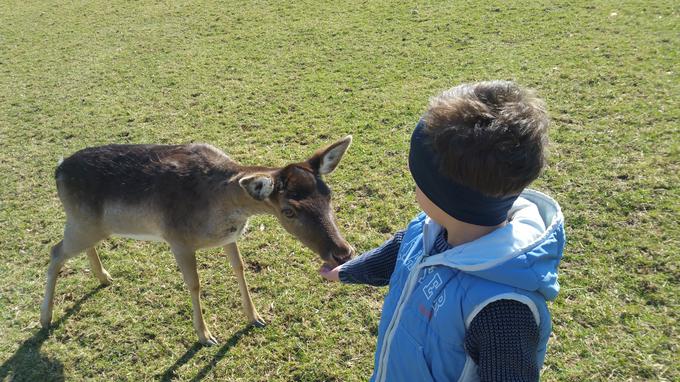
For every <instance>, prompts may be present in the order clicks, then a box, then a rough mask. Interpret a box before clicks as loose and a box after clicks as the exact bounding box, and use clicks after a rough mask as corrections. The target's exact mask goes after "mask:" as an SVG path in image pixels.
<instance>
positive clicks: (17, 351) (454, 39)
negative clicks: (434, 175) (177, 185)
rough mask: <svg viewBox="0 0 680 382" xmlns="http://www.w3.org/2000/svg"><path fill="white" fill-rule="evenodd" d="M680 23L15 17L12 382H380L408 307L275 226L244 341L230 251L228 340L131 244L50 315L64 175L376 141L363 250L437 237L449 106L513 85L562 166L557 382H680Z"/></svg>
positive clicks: (51, 5)
mask: <svg viewBox="0 0 680 382" xmlns="http://www.w3.org/2000/svg"><path fill="white" fill-rule="evenodd" d="M678 11H679V8H678V5H677V3H676V2H673V1H647V2H625V3H623V4H620V3H619V2H609V1H596V2H585V1H558V2H543V1H541V2H515V1H512V2H503V3H502V4H500V5H496V6H494V5H490V4H488V2H483V1H474V2H463V1H449V2H426V1H416V2H397V1H393V2H388V1H370V2H358V1H332V2H330V1H328V2H327V1H322V2H319V1H295V2H276V1H254V2H250V3H247V4H244V3H241V2H233V1H219V2H218V1H208V0H206V1H194V0H187V1H175V2H159V1H136V2H127V1H115V0H114V1H101V0H93V1H88V2H84V1H75V2H65V1H32V2H24V1H18V0H6V1H3V2H2V3H1V4H0V143H1V144H2V150H1V151H0V174H1V176H0V259H2V262H1V263H0V333H1V334H0V380H15V381H24V380H25V381H37V380H135V381H138V380H158V379H160V380H171V379H175V378H177V379H180V380H191V381H198V380H229V381H359V380H365V379H366V378H367V376H368V375H369V374H370V372H371V369H372V364H373V352H374V349H375V341H376V327H377V323H378V319H379V315H380V308H381V304H382V298H383V296H384V294H385V293H386V289H385V288H371V287H362V286H346V285H339V284H330V283H328V282H324V281H322V280H321V278H320V277H319V276H318V275H317V274H316V269H317V268H318V266H319V265H320V263H321V262H320V260H319V258H318V257H317V256H316V255H314V254H313V253H311V252H310V251H309V250H307V249H305V248H304V247H303V246H302V245H301V244H299V243H298V242H297V241H296V240H295V239H293V238H292V237H291V236H290V235H288V234H287V233H285V232H284V231H283V229H281V228H280V227H279V226H278V223H277V222H276V221H275V220H274V219H273V218H271V217H257V218H255V219H253V220H252V221H251V225H250V229H249V231H248V232H247V233H246V234H245V236H244V237H243V239H242V240H241V250H242V254H243V256H244V258H245V261H246V263H247V270H246V277H247V278H248V280H249V282H250V285H251V290H252V293H253V299H254V301H255V304H256V305H257V307H258V308H259V310H260V312H261V314H262V315H263V316H264V319H265V320H267V321H268V323H269V325H268V326H267V327H266V328H262V329H259V328H258V329H250V328H248V327H247V326H246V322H245V317H244V315H243V313H242V312H241V307H240V298H239V292H238V287H237V285H236V279H235V277H234V275H233V273H232V271H231V269H230V267H229V265H228V259H227V258H226V256H225V255H223V254H222V253H221V252H220V251H219V250H206V251H202V252H201V253H200V254H199V256H198V259H199V264H200V267H199V273H200V276H201V280H202V284H203V291H204V292H203V302H204V310H205V316H206V322H207V323H208V325H209V326H210V328H211V330H212V332H213V334H214V335H216V336H217V337H218V338H219V339H220V340H221V341H222V343H221V345H219V346H216V347H210V348H204V347H201V346H200V345H198V344H197V342H196V337H195V334H194V332H193V328H192V325H191V304H190V300H189V295H188V293H187V292H186V290H185V289H184V286H183V283H182V280H181V277H180V274H179V272H178V271H177V269H176V266H175V265H174V262H173V259H172V256H171V254H170V252H169V251H168V248H167V246H165V245H163V244H158V243H144V242H137V241H132V240H123V239H115V240H109V241H107V242H104V243H102V244H101V245H100V246H99V247H98V249H99V251H100V255H101V257H102V261H103V262H104V265H105V267H107V268H108V270H109V272H110V273H111V275H112V276H113V278H114V284H113V285H112V286H110V287H107V288H100V287H98V282H97V281H96V279H95V278H94V277H93V275H92V274H91V272H90V270H89V265H88V263H87V260H86V258H85V256H81V257H78V258H75V259H73V260H72V261H70V262H69V263H68V264H67V265H66V266H65V268H64V270H63V271H62V273H61V277H60V279H59V282H58V285H57V294H56V301H55V315H54V327H53V329H52V330H51V331H49V332H46V331H41V330H40V326H39V323H38V318H39V304H40V301H41V298H42V293H43V289H44V282H45V271H46V269H47V263H48V260H49V255H48V252H49V248H50V246H51V245H53V244H55V243H56V242H58V241H59V239H60V235H61V232H62V229H63V219H64V213H63V211H62V210H61V208H60V205H59V201H58V199H57V196H56V190H55V185H54V180H53V171H54V168H55V165H56V163H57V161H58V160H59V158H60V157H63V156H67V155H69V154H70V153H73V152H74V151H76V150H78V149H80V148H83V147H86V146H91V145H98V144H104V143H127V142H130V143H142V142H145V143H186V142H207V143H210V144H213V145H215V146H217V147H220V148H221V149H223V150H224V151H226V152H227V153H229V155H231V156H232V157H233V158H234V159H236V160H238V161H240V162H243V163H245V164H267V165H284V164H286V163H288V162H290V161H297V160H302V159H305V158H306V157H307V156H308V155H310V154H311V153H312V152H313V151H314V150H315V149H317V148H318V147H320V146H322V145H324V144H327V143H330V142H332V141H334V140H336V139H339V138H341V137H343V136H345V135H346V134H353V136H354V143H353V145H352V147H351V148H350V149H349V152H348V153H347V155H346V157H345V158H344V159H343V162H342V163H341V164H340V167H339V168H338V169H337V170H336V171H335V172H334V173H333V174H331V175H330V176H328V178H327V182H328V184H329V185H330V186H331V188H332V189H333V191H334V203H335V206H336V208H337V215H338V221H339V225H340V226H341V230H342V231H343V233H344V234H345V236H346V237H347V239H348V240H349V241H350V242H351V243H353V245H354V246H356V248H358V249H359V250H367V249H370V248H371V247H373V246H375V245H378V244H380V243H381V242H382V241H383V240H385V239H386V238H388V237H389V235H390V233H392V232H394V231H395V230H398V229H400V228H402V227H404V225H405V224H406V222H408V221H409V219H410V218H411V217H412V216H414V214H415V213H416V212H417V210H416V205H415V203H414V200H413V197H414V186H413V183H412V181H411V180H410V178H409V175H408V171H407V169H406V151H407V147H408V139H409V134H410V131H411V130H412V128H413V126H414V125H415V123H416V122H417V121H418V118H419V116H420V115H421V114H422V112H423V111H424V110H425V107H426V105H427V102H428V98H429V97H430V96H432V95H434V94H436V93H437V92H440V91H442V90H444V89H446V88H448V87H450V86H453V85H455V84H458V83H461V82H469V81H477V80H484V79H508V80H515V81H517V82H519V83H520V84H522V85H525V86H529V87H533V88H535V89H536V90H537V92H538V94H539V95H540V96H541V97H543V98H545V99H546V101H547V104H548V106H549V109H550V114H551V116H552V121H553V122H552V127H551V141H552V145H551V150H550V151H551V159H550V165H549V167H548V169H547V171H546V172H545V173H544V174H543V176H542V177H541V178H540V179H539V180H538V181H537V182H536V184H535V185H534V188H536V189H538V190H541V191H543V192H546V193H548V194H550V195H551V196H553V197H554V198H555V199H556V200H557V201H558V202H559V203H560V204H561V205H562V208H563V210H564V215H565V218H566V225H567V235H568V240H569V241H568V245H567V247H566V251H565V257H564V260H563V262H562V264H561V267H560V283H561V286H562V290H561V294H560V296H559V297H558V298H557V300H556V301H555V302H554V303H552V304H551V310H552V313H553V325H554V332H553V336H552V338H551V341H550V344H549V350H548V355H547V359H546V364H545V367H544V370H543V380H546V381H583V380H594V381H639V380H661V381H678V380H680V371H679V369H678V365H679V364H680V356H678V354H680V351H679V349H678V347H679V345H678V344H679V341H678V340H679V338H678V337H679V336H678V314H679V309H678V306H679V303H680V297H679V296H680V287H679V284H680V269H679V262H680V261H679V257H680V255H679V254H678V247H679V244H680V243H679V241H680V232H679V231H680V230H679V229H678V223H677V222H678V220H679V215H680V214H679V212H680V211H679V209H680V188H679V187H680V186H679V185H680V179H678V178H679V176H678V173H679V170H680V169H679V167H680V166H679V162H680V161H679V160H678V159H679V157H680V155H679V152H678V146H679V142H680V133H679V130H678V125H679V124H678V122H679V117H680V113H679V108H678V105H677V101H678V95H679V94H680V78H679V76H678V74H679V69H680V68H679V65H678V62H680V57H679V56H678V52H679V51H680V43H679V38H678V28H677V26H678V25H679V21H680V20H679V17H678Z"/></svg>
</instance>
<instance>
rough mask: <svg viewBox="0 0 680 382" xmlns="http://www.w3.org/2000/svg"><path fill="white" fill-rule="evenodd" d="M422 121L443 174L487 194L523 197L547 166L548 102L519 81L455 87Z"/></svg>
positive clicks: (432, 104) (432, 103)
mask: <svg viewBox="0 0 680 382" xmlns="http://www.w3.org/2000/svg"><path fill="white" fill-rule="evenodd" d="M423 119H424V121H425V124H426V125H427V128H426V132H427V134H428V136H429V139H430V140H431V142H430V143H431V145H432V148H433V150H434V152H435V154H436V155H437V157H438V158H439V163H440V168H439V169H438V171H439V172H440V174H442V175H444V176H446V177H448V178H450V179H451V180H453V181H455V182H457V183H460V184H462V185H464V186H467V187H469V188H472V189H474V190H476V191H478V192H481V193H482V194H485V195H487V196H493V197H501V196H508V195H516V194H519V193H520V192H522V190H523V189H524V188H525V187H527V186H528V185H529V184H530V183H531V182H532V181H533V180H534V179H536V178H537V177H538V176H539V175H540V173H541V171H542V170H543V167H544V166H545V163H546V146H547V142H548V134H547V129H548V123H549V119H548V115H547V113H546V110H545V103H544V102H543V101H542V100H541V99H539V98H538V97H536V95H535V94H534V92H533V91H532V90H529V89H523V88H521V87H519V86H518V85H517V84H515V83H514V82H510V81H488V82H479V83H474V84H463V85H459V86H456V87H454V88H452V89H450V90H447V91H445V92H443V93H442V94H441V95H439V96H437V97H434V98H433V99H432V100H431V101H430V106H429V109H428V110H427V112H426V113H425V115H424V117H423Z"/></svg>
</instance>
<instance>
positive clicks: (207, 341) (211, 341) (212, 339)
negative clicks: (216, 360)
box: [201, 334, 219, 346]
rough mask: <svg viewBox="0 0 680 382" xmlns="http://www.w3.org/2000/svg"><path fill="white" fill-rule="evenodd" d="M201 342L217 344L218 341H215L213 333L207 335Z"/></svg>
mask: <svg viewBox="0 0 680 382" xmlns="http://www.w3.org/2000/svg"><path fill="white" fill-rule="evenodd" d="M201 343H202V344H203V345H204V346H213V345H217V344H218V343H219V342H218V341H217V338H215V337H213V335H212V334H211V335H208V336H207V337H206V338H204V339H202V340H201Z"/></svg>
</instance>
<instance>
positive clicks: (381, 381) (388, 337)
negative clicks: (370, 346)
mask: <svg viewBox="0 0 680 382" xmlns="http://www.w3.org/2000/svg"><path fill="white" fill-rule="evenodd" d="M425 223H427V221H426V222H425ZM427 233H428V224H423V254H422V256H421V257H420V260H419V261H418V264H416V265H415V266H414V269H413V271H411V272H410V273H409V276H408V278H407V279H406V283H405V287H404V289H403V290H402V291H401V296H400V297H399V301H398V302H397V307H396V308H395V310H394V314H393V315H392V319H391V320H390V324H389V325H388V326H387V330H385V339H383V346H382V348H381V349H380V357H378V362H379V363H378V370H377V371H376V378H375V380H376V381H377V382H385V378H387V374H386V372H385V367H386V364H387V359H388V358H389V348H390V346H391V345H392V338H393V337H394V329H395V328H396V327H397V323H398V322H399V320H400V319H401V313H402V311H403V310H404V305H405V302H406V301H408V298H409V297H411V293H412V292H413V289H414V287H415V284H416V283H415V282H414V281H417V280H418V274H419V273H420V269H421V268H422V266H421V265H422V263H423V259H424V258H425V251H426V250H429V249H428V248H429V247H428V235H427Z"/></svg>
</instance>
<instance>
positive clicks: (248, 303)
mask: <svg viewBox="0 0 680 382" xmlns="http://www.w3.org/2000/svg"><path fill="white" fill-rule="evenodd" d="M224 251H225V252H226V253H227V254H228V255H229V263H230V264H231V266H232V268H234V273H235V274H236V280H237V281H238V287H239V289H240V290H241V303H242V305H243V311H244V312H245V314H246V317H248V320H250V323H251V324H252V325H253V326H256V327H263V326H264V325H265V323H264V320H263V319H262V318H261V317H260V315H259V314H258V313H257V310H256V309H255V305H254V304H253V300H252V299H251V298H250V292H249V291H248V283H246V277H245V275H244V274H243V260H242V259H241V254H240V253H239V251H238V246H236V243H235V242H234V243H229V244H227V245H225V246H224Z"/></svg>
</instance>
